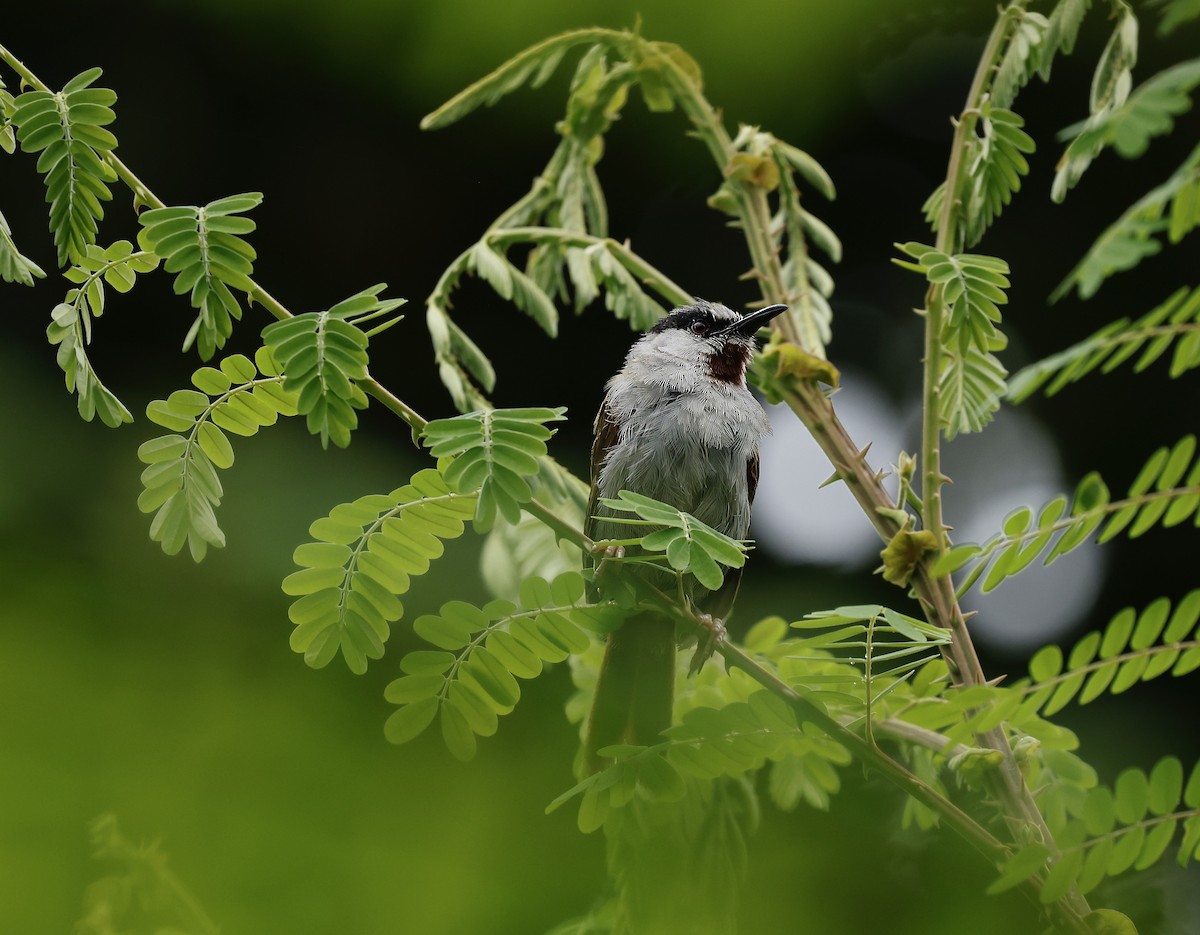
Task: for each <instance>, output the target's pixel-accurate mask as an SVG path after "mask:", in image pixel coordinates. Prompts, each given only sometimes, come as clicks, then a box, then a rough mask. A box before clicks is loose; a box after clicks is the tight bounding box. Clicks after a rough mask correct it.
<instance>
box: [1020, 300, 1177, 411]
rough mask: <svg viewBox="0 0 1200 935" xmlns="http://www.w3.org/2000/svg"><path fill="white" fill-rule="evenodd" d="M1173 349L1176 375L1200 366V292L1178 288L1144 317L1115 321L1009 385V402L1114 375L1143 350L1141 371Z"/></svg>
mask: <svg viewBox="0 0 1200 935" xmlns="http://www.w3.org/2000/svg"><path fill="white" fill-rule="evenodd" d="M1147 344H1148V345H1149V346H1147ZM1172 348H1173V353H1172V355H1171V367H1170V375H1171V376H1172V377H1178V376H1180V375H1181V374H1183V373H1186V372H1187V371H1189V370H1191V369H1193V368H1195V367H1200V288H1197V289H1192V290H1188V289H1187V288H1186V287H1185V288H1182V289H1179V290H1177V291H1176V292H1175V293H1174V294H1172V295H1171V297H1170V298H1168V299H1167V300H1166V301H1165V302H1163V303H1162V304H1161V305H1159V306H1157V307H1156V308H1154V309H1152V310H1151V311H1149V312H1147V313H1146V314H1145V315H1143V316H1141V317H1140V318H1138V319H1136V320H1134V321H1130V320H1129V319H1128V318H1122V319H1120V320H1119V321H1114V322H1112V323H1111V324H1108V325H1105V326H1104V327H1103V328H1101V329H1100V330H1099V331H1097V332H1096V333H1095V334H1093V335H1092V336H1091V337H1089V338H1085V339H1084V340H1082V341H1080V342H1079V343H1078V344H1075V345H1073V346H1072V347H1069V348H1067V349H1066V350H1065V351H1060V352H1059V353H1057V354H1054V355H1053V356H1051V357H1047V358H1046V359H1045V360H1040V361H1038V362H1037V363H1036V364H1030V365H1029V366H1028V367H1025V368H1023V369H1022V370H1020V371H1018V373H1017V374H1016V375H1015V376H1014V377H1013V378H1012V379H1011V380H1010V381H1009V385H1008V398H1009V400H1010V401H1012V402H1014V403H1019V402H1021V401H1023V400H1025V399H1028V398H1029V397H1030V396H1032V395H1033V394H1034V393H1037V392H1038V391H1039V390H1043V389H1044V390H1045V393H1046V395H1047V396H1053V395H1054V394H1055V393H1057V392H1058V391H1059V390H1061V389H1062V388H1063V387H1065V386H1067V385H1068V384H1071V383H1075V382H1078V381H1079V380H1082V379H1083V378H1084V377H1085V376H1087V375H1088V374H1089V373H1092V372H1093V371H1095V370H1097V369H1099V370H1100V372H1101V373H1111V372H1112V371H1113V370H1115V369H1116V368H1117V367H1119V366H1120V365H1121V364H1123V363H1125V362H1126V361H1127V360H1130V359H1132V358H1133V357H1134V356H1136V355H1138V353H1139V351H1140V352H1141V354H1140V356H1138V357H1137V361H1136V363H1134V365H1133V371H1134V373H1141V372H1142V371H1143V370H1145V369H1146V368H1147V367H1149V366H1150V365H1151V364H1152V363H1154V362H1155V361H1156V360H1158V359H1159V358H1160V357H1162V355H1163V354H1165V353H1166V352H1167V351H1168V350H1170V349H1172Z"/></svg>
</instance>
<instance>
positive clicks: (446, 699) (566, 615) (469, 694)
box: [384, 571, 622, 760]
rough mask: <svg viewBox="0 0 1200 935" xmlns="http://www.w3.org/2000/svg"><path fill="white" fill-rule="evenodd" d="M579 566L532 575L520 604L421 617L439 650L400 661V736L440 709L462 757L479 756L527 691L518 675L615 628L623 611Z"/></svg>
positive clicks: (391, 694) (452, 605)
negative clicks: (594, 596) (548, 575)
mask: <svg viewBox="0 0 1200 935" xmlns="http://www.w3.org/2000/svg"><path fill="white" fill-rule="evenodd" d="M584 590H585V589H584V580H583V576H582V575H580V574H579V573H578V572H575V571H571V572H564V573H562V574H560V575H559V576H558V577H557V578H555V579H554V580H553V581H552V582H547V581H545V580H544V579H542V578H539V577H536V576H534V577H531V578H528V579H526V580H525V581H524V582H522V584H521V593H520V603H519V605H518V604H514V603H513V602H511V601H505V600H496V601H492V602H491V603H489V604H487V605H485V606H484V607H481V608H480V607H474V606H472V605H471V604H467V603H465V602H463V601H451V602H449V603H447V604H444V605H442V608H441V610H440V611H439V612H438V613H437V614H427V615H425V616H423V617H418V618H417V620H416V621H415V623H414V624H413V629H414V630H415V631H416V633H417V635H418V636H420V637H421V638H422V639H423V640H425V642H427V643H430V644H432V645H433V646H435V647H437V649H436V650H415V651H413V652H410V653H409V654H408V655H406V656H405V657H404V658H403V659H402V660H401V661H400V669H401V671H402V672H404V673H405V674H404V675H403V676H401V677H400V678H398V679H396V680H395V681H393V682H392V683H391V684H389V685H388V687H387V691H386V693H385V697H386V698H387V700H388V701H390V702H392V703H394V704H398V705H400V708H399V709H398V710H397V711H395V712H394V713H393V714H392V715H391V716H390V717H389V718H388V720H387V723H386V724H385V725H384V733H385V734H386V735H387V738H388V739H389V740H390V741H392V743H406V742H407V741H409V740H412V739H413V738H414V737H416V736H417V735H419V734H420V733H421V732H422V731H424V730H425V728H426V727H428V726H429V725H430V724H431V723H432V722H433V720H434V718H435V717H438V716H439V715H440V721H441V729H442V737H443V739H444V740H445V742H446V746H447V748H448V749H449V750H450V752H451V753H453V754H454V755H455V756H456V757H458V758H459V759H462V760H468V759H470V758H471V757H472V756H474V755H475V745H476V741H475V738H476V736H480V737H490V736H491V735H492V734H494V733H495V732H496V728H497V720H496V719H497V717H498V716H499V715H504V714H508V713H509V712H511V711H512V710H513V708H514V707H515V706H516V704H517V701H518V700H519V699H520V697H521V689H520V686H519V684H518V682H517V679H532V678H537V676H538V675H540V674H541V672H542V669H543V666H544V665H545V664H546V663H555V662H562V661H563V660H565V659H566V658H567V657H568V656H569V655H571V654H573V653H579V652H582V651H583V650H585V649H587V648H588V646H589V645H590V644H591V637H590V636H589V634H590V633H607V632H609V631H611V630H613V629H615V628H616V627H617V626H618V625H619V624H620V622H621V618H622V614H621V612H620V611H618V610H617V609H616V608H615V607H613V606H612V605H610V604H589V603H587V602H586V600H585V597H584Z"/></svg>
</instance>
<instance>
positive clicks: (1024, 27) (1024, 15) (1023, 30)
mask: <svg viewBox="0 0 1200 935" xmlns="http://www.w3.org/2000/svg"><path fill="white" fill-rule="evenodd" d="M1009 9H1010V14H1009V15H1010V25H1009V33H1008V41H1007V43H1006V45H1005V47H1004V54H1003V55H1002V56H1001V57H1000V64H999V65H997V66H996V71H995V73H994V74H993V75H992V83H991V86H990V88H989V89H988V90H989V93H988V102H989V103H990V104H991V106H992V107H996V108H1007V107H1011V106H1012V103H1013V101H1015V100H1016V98H1017V93H1018V92H1019V91H1020V90H1021V88H1023V87H1024V86H1025V85H1026V84H1028V83H1029V80H1030V79H1031V78H1032V77H1033V76H1034V75H1036V74H1037V73H1038V71H1039V69H1040V68H1042V65H1043V58H1044V55H1045V54H1046V53H1045V52H1044V51H1043V50H1045V49H1046V47H1047V45H1049V50H1048V52H1049V54H1050V55H1053V53H1054V51H1055V50H1056V48H1057V44H1048V43H1047V41H1046V40H1047V32H1048V31H1049V29H1050V20H1048V19H1047V18H1046V17H1045V16H1043V15H1042V14H1041V13H1035V12H1034V11H1032V10H1026V9H1024V8H1022V7H1020V6H1017V5H1016V4H1014V5H1013V7H1010V8H1009ZM1055 12H1057V9H1056V10H1055ZM1064 15H1065V14H1064ZM1055 38H1058V37H1055ZM1048 67H1049V66H1048V65H1047V69H1048Z"/></svg>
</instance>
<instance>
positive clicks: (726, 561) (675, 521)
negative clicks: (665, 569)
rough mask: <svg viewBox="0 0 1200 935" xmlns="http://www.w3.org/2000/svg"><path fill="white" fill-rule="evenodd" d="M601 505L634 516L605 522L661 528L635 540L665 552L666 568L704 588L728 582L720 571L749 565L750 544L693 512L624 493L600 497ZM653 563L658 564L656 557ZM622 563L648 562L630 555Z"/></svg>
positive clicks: (719, 585)
mask: <svg viewBox="0 0 1200 935" xmlns="http://www.w3.org/2000/svg"><path fill="white" fill-rule="evenodd" d="M600 502H601V503H602V504H604V506H605V507H607V508H608V509H609V510H612V511H613V512H614V513H618V514H620V513H627V514H633V516H636V517H638V518H637V519H634V518H633V516H605V517H603V520H604V522H606V523H617V524H621V525H629V526H647V525H651V526H661V527H663V528H661V529H657V530H655V531H653V532H651V533H649V534H648V535H646V536H643V537H642V538H641V539H639V540H637V541H636V544H637V545H640V546H641V548H642V549H644V550H645V551H647V552H662V553H665V559H666V563H667V565H668V566H669V567H670V568H671V569H673V570H674V571H676V572H679V573H680V574H690V575H692V577H694V578H695V579H696V580H697V581H698V582H699V583H700V584H701V585H702V586H704V587H705V588H707V589H708V590H710V591H715V590H717V589H718V588H719V587H721V584H722V583H723V581H724V580H725V572H723V571H722V570H721V568H720V566H721V565H724V566H725V567H726V568H741V567H742V566H743V565H744V564H746V552H747V551H748V550H749V548H750V547H749V545H748V544H747V543H745V542H739V541H738V540H737V539H732V538H730V537H729V536H726V535H724V534H723V533H720V532H717V530H715V529H713V528H712V527H711V526H707V525H705V524H704V523H702V522H700V520H698V519H696V517H694V516H692V515H691V514H690V513H684V512H683V511H681V510H677V509H675V507H673V506H670V505H669V504H666V503H663V502H661V501H659V500H655V499H653V498H651V497H645V496H642V495H641V494H638V493H634V492H633V491H630V490H622V491H620V493H619V494H618V495H617V497H616V498H615V499H608V498H601V500H600ZM649 560H650V561H659V560H658V559H657V558H655V559H649ZM623 561H631V562H645V561H647V559H646V558H643V557H639V556H627V557H626V558H625V559H623Z"/></svg>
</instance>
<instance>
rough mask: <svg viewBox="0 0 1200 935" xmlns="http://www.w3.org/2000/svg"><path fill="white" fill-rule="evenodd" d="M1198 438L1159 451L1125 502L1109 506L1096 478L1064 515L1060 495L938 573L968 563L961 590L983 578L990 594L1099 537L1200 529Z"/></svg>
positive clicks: (940, 564)
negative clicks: (1183, 526)
mask: <svg viewBox="0 0 1200 935" xmlns="http://www.w3.org/2000/svg"><path fill="white" fill-rule="evenodd" d="M1195 453H1196V438H1195V436H1193V435H1185V436H1184V437H1183V438H1181V439H1180V440H1179V441H1178V442H1177V443H1176V444H1175V445H1174V446H1173V447H1171V448H1166V447H1163V448H1159V449H1158V450H1156V451H1155V452H1154V454H1153V455H1151V456H1150V458H1149V460H1148V461H1147V462H1146V463H1145V464H1144V465H1143V466H1142V469H1141V470H1140V471H1139V472H1138V474H1137V476H1136V477H1135V478H1134V480H1133V483H1131V484H1130V485H1129V490H1128V492H1127V493H1126V495H1125V498H1124V499H1122V500H1115V501H1114V500H1111V498H1110V495H1109V491H1108V487H1107V486H1106V485H1105V483H1104V481H1103V479H1102V478H1101V477H1100V475H1099V474H1097V473H1096V472H1094V471H1093V472H1092V473H1090V474H1088V475H1087V476H1086V477H1084V478H1083V480H1081V481H1080V482H1079V485H1078V486H1077V487H1076V489H1075V496H1074V499H1073V500H1072V502H1071V504H1070V510H1069V511H1068V509H1067V498H1066V496H1065V495H1064V496H1059V497H1055V498H1054V499H1053V500H1051V501H1050V502H1049V503H1047V504H1046V505H1045V506H1043V507H1042V508H1041V510H1040V511H1039V512H1038V514H1037V518H1036V520H1035V518H1034V513H1033V510H1032V509H1031V508H1030V507H1027V506H1023V507H1020V508H1018V509H1016V510H1014V511H1013V512H1012V513H1010V514H1009V515H1008V516H1007V518H1005V520H1004V526H1003V529H1002V531H1001V532H1000V533H998V534H997V535H995V536H993V537H992V538H991V539H989V540H988V541H987V542H985V543H984V544H983V545H959V546H955V547H954V548H952V549H950V550H949V551H947V552H945V553H943V554H942V555H941V556H940V557H939V558H938V560H937V561H936V562H935V563H934V566H933V574H935V575H937V574H947V573H950V572H954V571H958V570H959V569H961V568H963V567H965V566H967V565H970V566H971V569H970V571H969V573H968V574H967V575H966V577H965V578H964V579H963V581H962V583H961V584H960V585H959V589H958V590H959V593H960V594H962V593H965V592H966V590H967V589H968V588H970V587H971V586H972V585H973V584H974V583H975V582H976V581H978V580H979V578H980V577H981V576H983V575H984V573H985V572H986V573H987V574H986V577H984V578H983V590H984V591H990V590H991V589H992V588H994V587H996V586H997V585H999V584H1000V583H1001V582H1002V581H1004V580H1005V579H1006V578H1009V577H1011V576H1013V575H1015V574H1017V573H1018V572H1020V571H1022V570H1023V569H1025V568H1026V567H1028V566H1029V565H1030V564H1031V563H1032V562H1033V560H1034V559H1036V558H1039V557H1043V556H1044V558H1043V561H1044V563H1045V564H1047V565H1049V564H1050V563H1051V562H1053V561H1054V560H1055V559H1056V558H1058V557H1059V556H1061V555H1065V554H1066V553H1067V552H1070V551H1072V550H1073V549H1076V548H1078V547H1079V546H1080V545H1082V544H1083V543H1084V542H1086V541H1088V539H1089V538H1091V536H1092V535H1093V534H1096V538H1097V541H1098V542H1107V541H1108V540H1109V539H1112V538H1113V537H1114V536H1117V535H1119V534H1120V533H1122V532H1127V533H1128V535H1129V537H1130V538H1131V539H1132V538H1137V537H1138V536H1140V535H1142V534H1143V533H1145V532H1147V531H1149V530H1150V529H1152V528H1153V527H1154V526H1156V525H1160V524H1161V525H1162V526H1164V527H1171V526H1177V525H1179V524H1180V523H1182V522H1184V521H1186V520H1189V519H1192V520H1194V521H1195V522H1196V523H1197V525H1200V460H1198V461H1197V462H1196V463H1195V464H1193V463H1192V461H1193V458H1194V456H1195Z"/></svg>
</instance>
